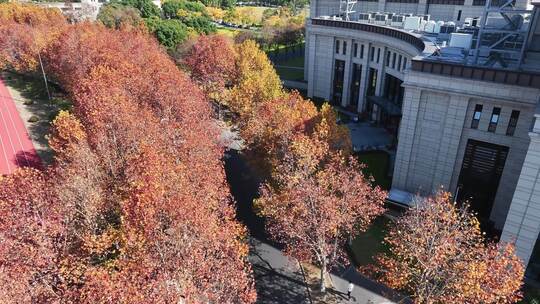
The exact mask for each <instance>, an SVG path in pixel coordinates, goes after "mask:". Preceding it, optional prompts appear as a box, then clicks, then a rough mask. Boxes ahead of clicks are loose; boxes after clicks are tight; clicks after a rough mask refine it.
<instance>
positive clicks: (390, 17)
mask: <svg viewBox="0 0 540 304" xmlns="http://www.w3.org/2000/svg"><path fill="white" fill-rule="evenodd" d="M394 15H395V14H394V13H386V16H388V18H386V24H387V25H390V24H391V23H392V18H393V17H394Z"/></svg>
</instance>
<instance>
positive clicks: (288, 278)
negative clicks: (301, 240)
mask: <svg viewBox="0 0 540 304" xmlns="http://www.w3.org/2000/svg"><path fill="white" fill-rule="evenodd" d="M250 245H251V254H250V257H249V261H250V262H251V264H252V265H253V272H254V275H255V287H256V289H257V303H265V304H270V303H275V304H278V303H279V304H282V303H298V304H303V303H305V304H308V303H310V301H309V296H308V289H307V287H306V284H305V280H304V276H303V274H302V271H301V269H300V267H299V265H298V262H296V260H294V259H290V258H288V257H286V256H284V255H283V254H282V253H281V251H279V250H278V249H277V248H275V247H273V246H271V245H268V244H266V243H263V242H261V241H259V240H257V239H254V238H252V239H251V240H250Z"/></svg>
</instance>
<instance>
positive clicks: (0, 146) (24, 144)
mask: <svg viewBox="0 0 540 304" xmlns="http://www.w3.org/2000/svg"><path fill="white" fill-rule="evenodd" d="M40 165H41V161H40V159H39V157H38V156H37V153H36V150H35V149H34V145H33V144H32V141H31V140H30V137H29V136H28V132H27V131H26V128H25V126H24V122H23V121H22V119H21V117H20V116H19V113H18V112H17V108H16V107H15V102H14V101H13V98H12V97H11V95H10V93H9V91H8V89H7V87H6V86H5V84H4V82H2V80H1V79H0V174H10V173H12V172H13V171H14V170H15V169H16V168H18V167H35V166H40Z"/></svg>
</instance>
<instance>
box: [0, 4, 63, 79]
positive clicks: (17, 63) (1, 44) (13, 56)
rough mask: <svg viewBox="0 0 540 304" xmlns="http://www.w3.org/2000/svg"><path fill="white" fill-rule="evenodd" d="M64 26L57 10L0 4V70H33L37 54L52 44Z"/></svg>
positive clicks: (36, 62) (27, 5) (26, 5)
mask: <svg viewBox="0 0 540 304" xmlns="http://www.w3.org/2000/svg"><path fill="white" fill-rule="evenodd" d="M66 25H67V23H66V20H65V18H64V16H62V13H61V12H60V11H59V10H57V9H42V8H38V7H37V6H35V5H29V4H19V3H16V2H8V3H0V69H2V68H13V69H15V70H17V71H32V70H35V69H36V68H37V67H38V64H39V60H38V53H39V52H41V51H42V50H44V49H45V48H46V47H47V46H48V45H50V44H51V43H52V42H53V41H55V40H56V39H57V38H58V37H59V35H60V33H61V32H62V31H63V29H64V28H65V26H66Z"/></svg>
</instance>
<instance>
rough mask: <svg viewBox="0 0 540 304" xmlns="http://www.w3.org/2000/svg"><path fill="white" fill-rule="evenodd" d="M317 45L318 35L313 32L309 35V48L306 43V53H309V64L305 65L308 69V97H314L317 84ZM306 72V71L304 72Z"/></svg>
mask: <svg viewBox="0 0 540 304" xmlns="http://www.w3.org/2000/svg"><path fill="white" fill-rule="evenodd" d="M316 45H317V35H315V34H311V35H310V37H309V48H308V45H306V54H309V55H308V60H307V61H308V64H307V65H306V66H305V67H304V69H305V70H307V81H308V92H307V95H308V97H310V98H311V97H313V91H314V85H315V46H316ZM304 73H305V72H304Z"/></svg>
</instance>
